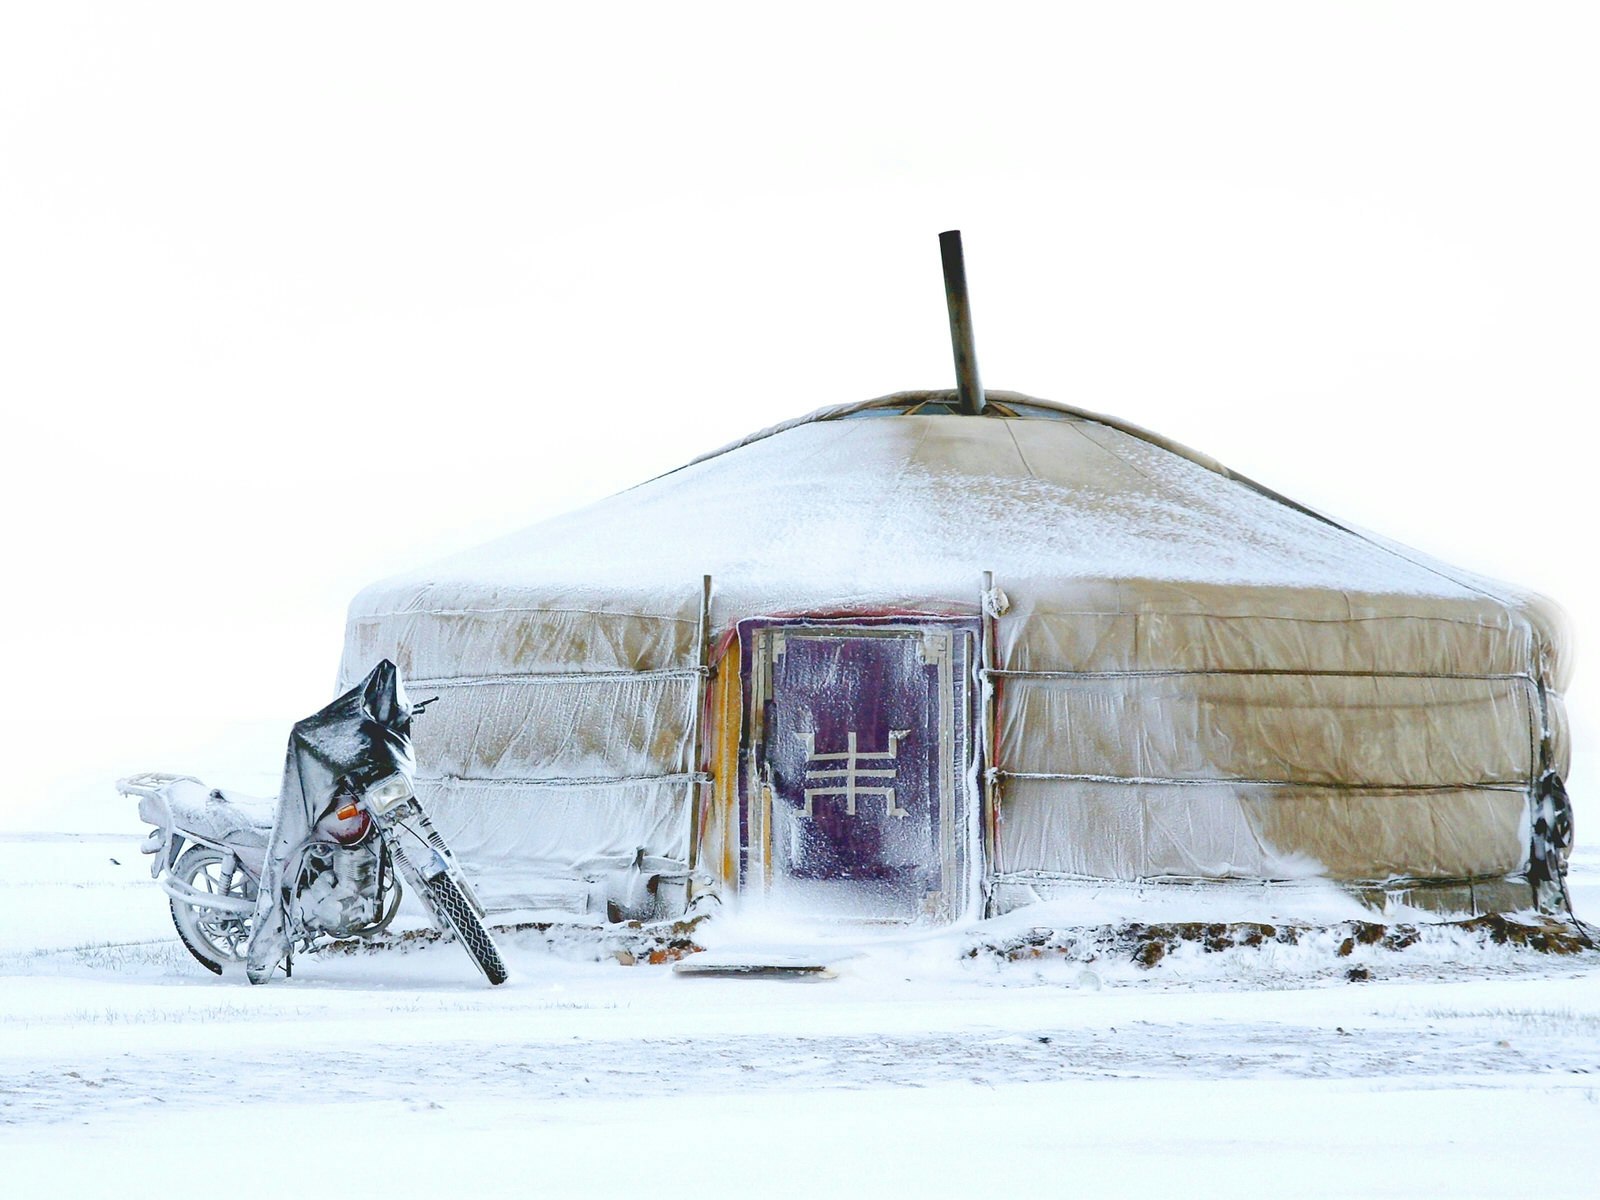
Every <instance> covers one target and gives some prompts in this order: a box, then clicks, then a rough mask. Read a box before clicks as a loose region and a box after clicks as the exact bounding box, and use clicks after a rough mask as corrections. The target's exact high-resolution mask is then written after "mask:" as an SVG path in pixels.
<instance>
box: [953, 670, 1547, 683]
mask: <svg viewBox="0 0 1600 1200" xmlns="http://www.w3.org/2000/svg"><path fill="white" fill-rule="evenodd" d="M978 674H979V676H980V677H981V678H983V679H986V680H987V679H1037V680H1040V681H1042V682H1046V683H1048V682H1049V681H1050V680H1052V679H1060V680H1077V679H1159V678H1168V677H1177V676H1193V675H1263V676H1278V675H1289V676H1294V677H1296V678H1331V679H1461V680H1467V681H1471V682H1479V681H1485V680H1488V681H1494V682H1514V681H1518V680H1520V681H1522V682H1524V683H1536V682H1537V681H1536V680H1535V679H1534V677H1533V676H1532V675H1530V674H1528V673H1527V672H1526V671H1514V672H1510V673H1507V674H1497V675H1446V674H1441V673H1440V672H1438V671H1333V670H1319V669H1315V668H1312V669H1302V668H1299V667H1155V668H1151V669H1149V670H1129V671H1021V670H1009V669H1000V668H983V669H981V670H980V671H979V672H978Z"/></svg>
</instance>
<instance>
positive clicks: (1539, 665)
mask: <svg viewBox="0 0 1600 1200" xmlns="http://www.w3.org/2000/svg"><path fill="white" fill-rule="evenodd" d="M990 397H991V401H993V403H991V406H990V408H989V411H988V412H986V413H985V414H984V415H981V416H970V415H960V414H956V413H954V412H951V411H949V410H948V407H947V405H948V401H949V398H950V397H949V394H948V393H939V392H932V393H914V394H911V393H903V394H899V395H896V396H891V397H884V398H881V399H880V400H876V401H869V402H867V403H865V404H861V405H854V406H848V407H844V408H838V409H830V410H824V411H822V412H819V413H817V414H814V415H813V416H811V417H808V418H804V419H802V420H800V421H796V422H793V423H790V424H788V425H786V426H780V427H778V428H777V429H774V430H770V431H767V432H766V433H764V434H758V435H755V436H754V437H752V438H750V439H746V440H745V441H744V442H742V443H739V444H737V445H735V446H733V447H729V448H728V449H726V450H724V451H720V452H717V453H715V454H712V455H709V456H707V457H705V458H703V459H700V460H698V461H696V462H694V463H692V464H690V465H689V466H686V467H684V468H682V469H680V470H678V471H674V472H672V473H669V474H667V475H664V476H661V477H660V478H657V479H654V480H651V481H649V482H648V483H645V484H642V485H640V486H638V487H636V488H633V489H631V490H629V491H626V492H623V493H621V494H619V495H617V496H613V497H611V498H610V499H607V500H604V501H601V502H599V503H597V504H594V505H591V506H589V507H588V508H585V509H582V510H580V511H577V512H574V513H571V514H568V515H565V516H562V517H558V518H556V519H554V520H550V521H546V522H544V523H542V524H540V525H536V526H534V527H533V528H530V529H528V530H525V531H523V532H521V533H518V534H515V535H512V536H510V537H507V538H504V539H502V540H500V541H497V542H495V543H492V544H490V545H487V546H484V547H482V548H480V549H477V550H474V551H471V552H469V553H466V554H462V555H460V556H458V557H455V558H452V559H449V560H447V561H445V562H442V563H439V564H437V565H435V566H432V567H428V568H426V569H423V570H420V571H416V572H413V573H411V574H408V575H405V576H401V577H398V578H395V579H390V580H386V581H384V582H381V583H378V584H375V585H373V586H371V587H369V588H367V589H366V590H365V591H363V592H362V593H361V594H360V595H359V596H358V597H357V598H356V599H355V601H354V602H353V604H352V606H351V609H350V616H349V626H348V631H347V637H346V643H345V653H344V660H343V666H342V671H341V680H340V686H341V687H348V686H350V685H351V684H352V683H353V682H354V681H355V680H358V679H360V678H361V677H362V676H363V675H364V674H365V673H366V672H367V671H368V670H369V669H370V668H371V666H372V664H373V663H374V662H376V661H377V660H378V659H380V658H384V657H389V658H392V659H393V660H394V661H395V662H397V663H398V664H399V665H400V667H401V669H402V670H403V672H404V673H405V676H406V678H407V680H408V682H409V686H411V687H412V689H413V691H414V693H415V694H419V695H425V694H430V693H431V692H434V691H437V692H439V693H440V694H441V696H442V697H443V698H442V699H441V701H440V702H439V703H438V704H437V705H436V706H435V707H434V708H433V709H432V710H430V712H429V714H428V716H427V718H426V719H424V720H422V721H419V722H418V725H417V729H416V744H417V753H418V763H419V771H420V777H421V791H422V794H423V797H424V799H425V801H426V802H427V803H429V804H430V806H431V807H432V809H433V811H434V812H435V814H436V819H437V821H438V823H439V825H440V827H441V828H442V829H443V830H444V831H445V833H446V835H447V836H448V837H450V838H451V839H452V841H453V843H454V844H455V845H456V847H457V849H458V852H459V853H461V854H462V856H463V857H464V858H465V859H466V860H467V861H468V862H470V863H473V864H475V865H478V866H479V867H480V869H483V870H487V871H490V872H492V873H497V874H498V877H502V878H505V879H508V880H519V881H521V884H525V885H526V887H525V890H526V892H527V894H528V895H529V896H533V895H536V894H538V893H539V888H540V887H541V886H543V885H544V883H548V882H549V881H561V880H581V879H584V878H590V879H593V878H597V877H599V876H601V875H603V874H604V873H605V872H607V871H610V870H615V869H616V868H618V867H619V866H626V865H628V864H634V865H635V866H636V867H637V865H638V864H639V863H641V862H645V861H648V862H652V863H655V864H658V865H660V866H662V869H672V868H673V867H674V866H678V867H681V866H682V864H685V863H686V862H687V861H688V859H689V857H690V850H689V845H688V839H689V836H690V834H689V831H690V827H691V826H690V820H689V811H688V806H689V797H690V796H691V794H693V793H694V790H695V785H694V783H693V781H692V774H691V773H692V772H693V771H694V770H695V769H696V768H697V766H700V765H701V764H695V763H691V762H690V761H689V760H690V757H691V745H692V741H693V728H694V723H695V722H694V717H695V711H696V707H697V697H698V695H699V687H700V679H701V677H700V674H699V673H698V672H697V670H696V668H697V666H698V662H699V658H698V653H699V652H698V639H699V632H700V612H699V605H700V594H701V584H700V581H701V577H702V576H703V575H710V576H712V578H713V579H714V582H715V592H714V601H713V604H712V608H711V626H712V632H713V634H714V635H716V634H720V633H722V632H724V631H726V630H729V629H731V628H733V627H734V626H735V625H736V624H737V623H738V622H739V621H741V620H745V619H747V618H750V617H757V616H766V615H780V614H783V615H792V614H805V615H818V616H828V615H839V614H849V613H881V612H895V613H906V612H910V613H929V614H966V615H973V614H976V613H977V611H978V607H979V596H980V589H981V582H980V581H981V579H982V573H983V572H985V571H991V572H993V573H994V576H995V579H996V581H997V583H998V585H999V586H1000V588H1002V589H1003V591H1004V592H1005V594H1006V596H1007V597H1008V598H1009V602H1010V604H1009V608H1008V609H1007V610H1006V611H1005V613H1004V615H1002V616H1000V617H999V618H998V622H997V626H996V640H997V654H996V661H995V663H994V666H995V667H996V668H997V669H998V670H999V672H1000V673H1001V674H1000V675H999V676H997V677H996V678H1000V679H1003V686H1002V687H1001V688H1000V690H999V701H998V713H997V719H996V726H997V739H996V744H995V747H994V749H993V753H992V757H993V759H994V761H993V762H992V763H989V764H987V765H988V766H991V767H993V768H995V769H996V770H997V771H999V772H1000V773H1001V775H1000V777H999V778H1000V783H999V786H998V787H997V789H996V796H997V799H996V801H995V803H996V804H997V805H998V806H999V809H1000V818H1001V819H1000V820H998V821H997V822H996V829H997V831H998V832H997V837H996V840H995V843H994V845H993V847H992V851H991V854H990V860H989V861H987V862H985V863H984V864H983V869H984V871H985V872H986V873H987V875H988V876H989V877H990V878H991V879H998V880H1001V881H1012V882H1018V881H1022V882H1047V881H1050V880H1054V879H1073V878H1090V879H1120V880H1133V879H1153V878H1181V879H1226V878H1240V879H1286V878H1302V877H1315V876H1323V877H1328V878H1331V879H1337V880H1342V881H1350V882H1376V881H1383V880H1388V879H1407V880H1471V879H1489V878H1497V877H1502V876H1506V875H1509V874H1515V873H1517V872H1519V871H1521V870H1523V869H1524V868H1525V867H1526V863H1527V857H1528V847H1529V816H1528V813H1529V804H1530V796H1531V795H1532V793H1533V789H1534V787H1535V784H1536V780H1537V777H1538V774H1539V771H1540V770H1541V762H1542V761H1548V763H1549V764H1550V765H1553V766H1554V767H1556V769H1558V770H1561V771H1564V770H1565V765H1566V755H1567V752H1568V751H1567V733H1566V721H1565V716H1564V712H1563V709H1562V701H1561V694H1562V691H1563V689H1564V687H1565V684H1566V677H1567V670H1568V668H1567V657H1568V654H1567V648H1568V643H1569V637H1568V634H1567V633H1566V631H1565V627H1564V624H1563V619H1562V617H1561V615H1560V613H1559V610H1557V609H1556V608H1555V607H1554V606H1553V605H1552V604H1550V603H1549V602H1548V601H1545V600H1543V599H1541V598H1539V597H1536V596H1533V595H1530V594H1528V593H1526V592H1522V591H1519V590H1517V589H1514V588H1510V587H1507V586H1506V585H1503V584H1499V583H1494V582H1492V581H1489V580H1485V579H1482V578H1478V577H1474V576H1471V575H1469V574H1467V573H1465V572H1462V571H1459V570H1456V569H1454V568H1451V567H1448V566H1445V565H1443V564H1440V563H1438V562H1435V561H1433V560H1430V559H1428V558H1426V557H1424V556H1423V555H1420V554H1418V553H1416V552H1414V551H1411V550H1408V549H1405V548H1403V547H1399V546H1395V545H1392V544H1389V543H1386V542H1383V541H1381V540H1379V539H1377V538H1374V537H1372V536H1370V535H1366V534H1363V533H1360V532H1356V531H1352V530H1350V529H1347V528H1344V527H1342V526H1340V525H1338V524H1335V523H1333V522H1332V521H1329V520H1327V519H1325V518H1323V517H1320V516H1318V515H1316V514H1314V513H1311V512H1309V511H1307V510H1305V509H1303V508H1301V507H1299V506H1297V505H1295V504H1293V503H1292V502H1289V501H1287V500H1285V499H1283V498H1282V497H1279V496H1276V495H1274V494H1272V493H1270V492H1267V491H1265V490H1264V489H1261V488H1258V487H1256V486H1255V485H1253V484H1251V483H1250V482H1249V481H1247V480H1241V479H1239V478H1238V477H1236V476H1233V475H1232V474H1231V473H1229V472H1227V471H1226V470H1225V469H1224V468H1222V467H1220V466H1219V465H1218V464H1216V463H1214V462H1212V461H1210V460H1208V459H1206V458H1204V457H1203V456H1201V455H1198V454H1195V453H1193V452H1191V451H1188V450H1185V449H1183V448H1182V447H1177V446H1174V445H1172V444H1171V443H1168V442H1166V441H1164V440H1163V439H1160V438H1158V437H1155V436H1154V435H1151V434H1148V433H1145V432H1143V431H1140V430H1137V429H1135V428H1133V427H1131V426H1127V425H1125V424H1123V423H1121V422H1117V421H1114V420H1111V419H1109V418H1105V417H1099V416H1095V415H1093V414H1089V413H1085V412H1081V411H1078V410H1074V409H1067V408H1062V407H1059V406H1055V405H1050V404H1047V403H1045V402H1042V401H1038V400H1033V399H1030V398H1027V397H1023V396H1019V395H1015V394H1009V393H991V394H990ZM717 736H718V731H717V730H716V729H712V730H710V731H709V737H710V738H711V739H712V740H713V741H714V740H715V738H716V737H717ZM735 736H736V733H735ZM519 886H521V885H520V884H519Z"/></svg>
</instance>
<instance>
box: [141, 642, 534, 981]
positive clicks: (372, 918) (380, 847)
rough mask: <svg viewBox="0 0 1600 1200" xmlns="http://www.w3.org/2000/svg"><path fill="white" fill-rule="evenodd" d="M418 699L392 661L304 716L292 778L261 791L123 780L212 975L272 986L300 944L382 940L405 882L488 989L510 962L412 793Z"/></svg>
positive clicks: (292, 741) (175, 905)
mask: <svg viewBox="0 0 1600 1200" xmlns="http://www.w3.org/2000/svg"><path fill="white" fill-rule="evenodd" d="M427 703H431V701H429V702H424V703H422V704H416V705H413V704H412V703H411V702H410V700H409V699H408V698H407V697H406V694H405V689H404V686H403V685H402V683H401V681H400V673H399V670H398V669H397V668H396V667H395V665H394V664H393V663H391V662H389V661H388V660H387V659H386V660H384V661H383V662H380V663H379V664H378V665H377V666H376V667H374V668H373V669H372V672H371V673H370V674H369V675H368V676H367V677H366V679H365V680H363V681H362V682H361V683H360V684H359V685H357V686H356V687H355V688H352V689H351V690H350V691H348V692H346V693H345V694H344V695H342V696H340V697H339V698H338V699H337V700H335V701H334V702H333V703H332V704H330V705H328V706H327V707H326V708H324V709H322V710H321V711H320V712H318V713H315V714H314V715H312V716H310V717H307V718H306V719H305V720H303V721H300V722H298V723H297V724H296V725H295V726H294V729H293V731H292V732H291V734H290V737H289V748H288V753H287V756H286V758H285V761H284V771H283V786H282V789H281V791H280V793H279V795H278V797H277V798H276V800H271V799H261V798H257V797H251V796H245V795H241V794H240V793H237V792H227V791H223V790H222V789H220V788H208V787H207V786H206V785H205V784H204V783H202V782H201V781H200V780H198V779H195V778H194V777H192V776H188V775H169V774H163V773H156V772H147V773H145V774H141V775H134V776H130V777H129V778H127V779H122V780H119V781H118V782H117V790H118V791H120V792H122V793H123V794H124V795H126V796H129V797H132V798H136V799H137V800H138V802H139V816H140V817H141V818H142V819H143V820H144V821H145V822H147V823H148V824H149V825H151V826H152V827H153V828H152V830H151V832H150V834H149V836H148V837H146V839H145V841H144V844H143V846H142V849H143V850H144V852H145V853H146V854H151V855H154V859H153V861H152V862H151V865H150V874H151V875H152V876H153V877H154V878H155V879H156V880H157V882H159V883H160V885H161V887H162V889H163V890H164V891H165V892H166V893H167V896H168V897H169V905H170V907H171V910H172V923H173V924H174V925H175V926H176V927H177V930H178V937H179V938H180V939H181V940H182V942H183V944H184V945H185V946H186V947H187V948H188V950H189V953H190V954H192V955H193V956H194V957H195V958H196V959H197V960H198V961H199V962H200V964H201V965H202V966H204V967H205V968H207V969H208V970H210V971H212V972H214V973H215V974H218V975H221V974H223V973H224V972H225V971H230V970H232V969H236V968H238V967H239V966H241V965H242V966H243V967H244V969H245V973H246V975H247V976H248V977H249V979H250V981H251V982H252V983H265V982H266V981H267V980H268V979H270V978H271V977H272V975H273V973H274V972H275V971H276V970H277V968H278V967H279V966H280V965H281V966H282V967H283V968H284V973H285V975H286V976H288V975H292V974H293V971H294V952H295V948H296V947H297V946H298V947H300V948H301V949H302V950H305V949H309V948H310V947H311V946H313V945H315V944H316V943H318V942H319V941H322V940H324V939H329V938H352V937H353V938H361V939H371V938H373V937H375V936H377V935H378V934H380V933H382V932H383V931H384V930H385V929H386V928H388V926H389V924H390V922H392V921H393V920H394V917H395V913H396V912H397V911H398V910H399V906H400V896H401V887H402V885H401V877H402V876H404V877H405V880H406V882H407V883H409V884H410V886H412V887H413V888H415V889H416V893H417V895H418V896H419V897H421V899H422V901H423V903H424V905H425V906H426V908H427V909H428V911H429V913H430V914H431V915H432V917H433V919H434V923H435V924H436V925H438V926H439V927H440V928H442V929H445V930H447V931H449V932H451V933H453V934H454V935H455V938H456V940H457V941H458V942H460V943H461V945H462V947H463V948H464V949H465V950H466V951H467V953H468V955H470V956H471V958H472V961H473V963H474V965H476V966H477V968H478V970H479V971H481V972H482V973H483V976H484V978H485V979H487V980H488V981H489V982H490V983H491V984H499V983H504V982H505V980H506V968H505V963H504V962H503V961H502V960H501V957H500V951H499V949H498V947H496V946H495V944H494V940H493V939H492V938H491V937H490V936H489V932H488V930H487V929H486V928H484V924H483V921H484V917H485V915H486V914H485V912H484V908H483V905H482V904H481V903H480V902H479V900H478V897H477V895H476V894H475V893H474V892H473V890H472V887H471V886H470V885H469V884H468V883H467V880H466V877H465V875H463V874H462V872H461V868H460V866H459V864H458V863H457V862H456V859H455V856H454V855H453V854H452V853H451V851H450V848H449V846H447V845H446V844H445V841H444V839H443V838H442V837H441V836H440V835H439V832H438V830H436V829H435V828H434V826H433V823H432V821H430V820H429V819H428V814H427V813H426V812H425V811H424V810H423V808H422V804H421V802H420V801H419V800H418V799H417V795H416V791H415V790H414V788H413V787H412V777H413V770H414V767H413V759H412V755H411V720H412V717H413V716H415V715H418V714H420V713H421V712H422V710H423V708H424V707H425V706H426V704H427Z"/></svg>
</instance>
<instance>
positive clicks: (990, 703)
mask: <svg viewBox="0 0 1600 1200" xmlns="http://www.w3.org/2000/svg"><path fill="white" fill-rule="evenodd" d="M978 614H979V638H980V640H981V641H982V643H983V644H982V645H981V646H980V647H979V650H978V656H979V664H980V670H979V678H980V679H981V680H982V681H983V690H982V693H981V698H982V702H983V722H982V731H981V737H982V740H983V758H982V761H981V762H980V763H979V764H978V772H979V774H978V778H979V781H980V787H981V788H982V797H983V799H982V810H983V811H982V812H981V813H980V814H979V816H980V821H981V826H982V839H983V871H982V873H981V875H980V877H979V878H980V880H981V886H982V889H983V905H984V916H991V915H992V913H991V912H990V907H991V903H992V897H993V890H992V881H993V878H994V870H995V852H996V848H997V843H998V841H999V832H1000V830H999V815H1000V814H999V809H998V803H999V791H1000V789H999V780H998V769H999V764H998V762H997V761H996V760H997V759H998V758H999V750H1000V746H999V731H998V729H997V727H996V724H997V722H996V712H997V699H998V697H997V694H996V687H997V683H996V680H995V678H994V668H995V653H996V648H997V642H996V629H995V616H996V614H995V612H994V572H993V571H985V572H984V573H983V593H982V595H980V596H979V597H978Z"/></svg>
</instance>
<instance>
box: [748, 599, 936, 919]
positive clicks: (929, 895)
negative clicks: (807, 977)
mask: <svg viewBox="0 0 1600 1200" xmlns="http://www.w3.org/2000/svg"><path fill="white" fill-rule="evenodd" d="M770 632H771V634H772V636H771V637H770V638H769V639H768V640H767V648H768V652H769V654H770V657H769V659H768V665H769V670H770V676H769V691H768V697H769V698H768V700H767V705H766V712H765V714H764V716H765V720H764V721H763V726H764V729H763V734H764V746H763V758H764V767H765V775H766V783H767V785H768V787H767V792H768V795H769V797H770V800H769V803H770V809H769V811H770V821H771V827H770V829H771V843H770V848H771V855H772V867H771V876H770V880H771V882H770V892H771V895H772V897H773V898H774V899H775V900H778V901H780V902H784V901H787V902H792V906H793V907H796V908H798V909H801V910H803V911H807V912H816V913H844V914H852V915H858V916H866V917H878V918H899V919H908V918H912V917H916V916H919V915H924V914H929V915H937V914H942V913H944V912H945V911H946V910H947V909H948V908H949V907H950V905H951V903H952V899H951V892H952V876H953V874H954V871H955V861H954V858H955V855H954V846H953V837H952V834H953V831H952V830H951V829H950V828H949V826H950V825H951V823H952V815H953V812H954V808H953V804H952V801H953V796H952V789H953V787H954V785H955V783H956V782H957V780H956V772H955V769H954V754H955V749H956V747H955V739H954V737H953V736H952V735H953V733H954V729H953V722H952V720H951V719H950V718H951V714H952V712H953V710H954V705H953V703H952V700H951V695H950V692H951V687H952V684H953V682H954V681H953V679H952V677H951V662H950V659H951V653H950V651H951V649H952V643H953V642H954V640H955V635H954V634H953V632H952V631H950V630H928V629H916V628H913V629H906V630H902V631H898V632H891V631H883V632H878V633H875V634H866V633H865V632H856V633H854V634H852V633H851V632H844V631H839V632H834V631H817V630H811V629H803V630H802V629H794V628H789V629H782V630H773V631H770Z"/></svg>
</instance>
